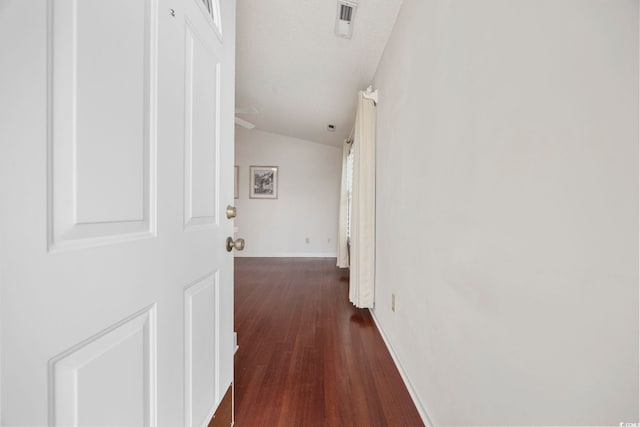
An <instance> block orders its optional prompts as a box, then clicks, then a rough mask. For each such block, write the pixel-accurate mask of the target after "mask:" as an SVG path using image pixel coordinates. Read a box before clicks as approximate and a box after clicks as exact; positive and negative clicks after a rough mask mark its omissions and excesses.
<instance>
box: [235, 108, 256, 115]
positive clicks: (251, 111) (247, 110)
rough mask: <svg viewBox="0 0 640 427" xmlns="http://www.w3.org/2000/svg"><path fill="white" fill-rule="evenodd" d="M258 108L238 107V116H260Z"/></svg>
mask: <svg viewBox="0 0 640 427" xmlns="http://www.w3.org/2000/svg"><path fill="white" fill-rule="evenodd" d="M258 113H259V111H258V109H257V108H256V107H236V114H258Z"/></svg>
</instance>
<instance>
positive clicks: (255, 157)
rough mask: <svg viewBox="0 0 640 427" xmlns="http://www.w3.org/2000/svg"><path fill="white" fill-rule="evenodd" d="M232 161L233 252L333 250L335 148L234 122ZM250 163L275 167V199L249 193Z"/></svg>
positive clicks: (338, 157) (338, 162) (338, 166)
mask: <svg viewBox="0 0 640 427" xmlns="http://www.w3.org/2000/svg"><path fill="white" fill-rule="evenodd" d="M236 165H238V166H240V192H239V193H240V194H239V199H238V200H236V201H235V202H236V207H237V208H238V216H237V218H236V222H235V224H236V227H238V232H237V233H236V235H237V237H243V238H244V239H245V241H246V249H245V250H244V251H243V252H236V256H261V257H275V256H292V257H295V256H301V257H305V256H319V257H335V256H336V239H337V233H338V231H337V230H338V201H339V199H340V179H341V178H340V174H341V173H342V149H341V148H338V147H334V146H329V145H323V144H317V143H314V142H309V141H304V140H301V139H296V138H291V137H287V136H283V135H278V134H274V133H268V132H262V131H259V130H252V131H248V130H246V129H244V128H241V127H239V126H236ZM251 165H255V166H278V167H279V171H278V179H279V187H278V199H276V200H273V199H269V200H264V199H249V166H251ZM306 238H309V243H306Z"/></svg>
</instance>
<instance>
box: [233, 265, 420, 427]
mask: <svg viewBox="0 0 640 427" xmlns="http://www.w3.org/2000/svg"><path fill="white" fill-rule="evenodd" d="M348 280H349V279H348V271H347V270H340V269H338V268H336V267H335V259H325V258H236V260H235V328H236V331H237V332H238V344H239V346H240V348H239V350H238V351H237V353H236V356H235V369H236V372H235V426H236V427H279V426H300V427H312V426H326V427H334V426H358V427H375V426H394V427H395V426H398V427H411V426H422V425H423V423H422V421H421V419H420V416H419V415H418V412H417V410H416V408H415V406H414V405H413V402H412V401H411V398H410V397H409V393H408V392H407V389H406V387H405V386H404V383H403V382H402V379H401V377H400V374H399V373H398V370H397V369H396V367H395V365H394V363H393V360H392V358H391V356H390V354H389V352H388V351H387V348H386V346H385V344H384V342H383V340H382V337H381V336H380V334H379V332H378V330H377V328H376V326H375V324H374V323H373V319H372V318H371V315H370V313H369V311H368V310H362V309H357V308H355V307H354V306H353V305H351V303H350V302H349V300H348Z"/></svg>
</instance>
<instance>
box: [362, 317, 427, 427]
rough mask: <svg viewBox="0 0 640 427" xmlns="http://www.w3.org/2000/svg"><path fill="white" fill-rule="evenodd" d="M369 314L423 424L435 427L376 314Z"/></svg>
mask: <svg viewBox="0 0 640 427" xmlns="http://www.w3.org/2000/svg"><path fill="white" fill-rule="evenodd" d="M369 312H370V313H371V317H372V318H373V322H374V323H375V324H376V327H377V328H378V331H379V332H380V335H381V336H382V340H383V341H384V343H385V345H386V346H387V350H389V354H391V358H392V359H393V362H394V363H395V364H396V368H398V372H400V376H401V377H402V381H403V382H404V385H405V386H406V387H407V391H409V396H411V400H413V404H414V405H415V406H416V409H417V410H418V414H420V418H422V422H423V423H424V425H425V426H426V427H434V424H433V422H432V421H431V417H430V416H429V413H428V412H427V410H426V409H425V408H424V406H422V402H420V400H419V399H418V395H417V394H416V391H415V389H414V388H413V384H411V380H409V377H408V376H407V373H406V371H405V370H404V368H403V367H402V363H400V360H399V359H398V356H397V355H396V352H395V351H393V348H392V347H391V344H390V342H389V339H388V338H387V335H386V334H385V333H384V330H383V329H382V327H381V326H380V323H379V322H378V319H377V318H376V314H375V313H374V311H373V310H371V309H369Z"/></svg>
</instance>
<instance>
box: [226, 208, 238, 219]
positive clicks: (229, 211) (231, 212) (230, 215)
mask: <svg viewBox="0 0 640 427" xmlns="http://www.w3.org/2000/svg"><path fill="white" fill-rule="evenodd" d="M226 212H227V219H231V218H235V217H236V213H237V212H238V211H237V210H236V207H235V206H231V205H227V210H226Z"/></svg>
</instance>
